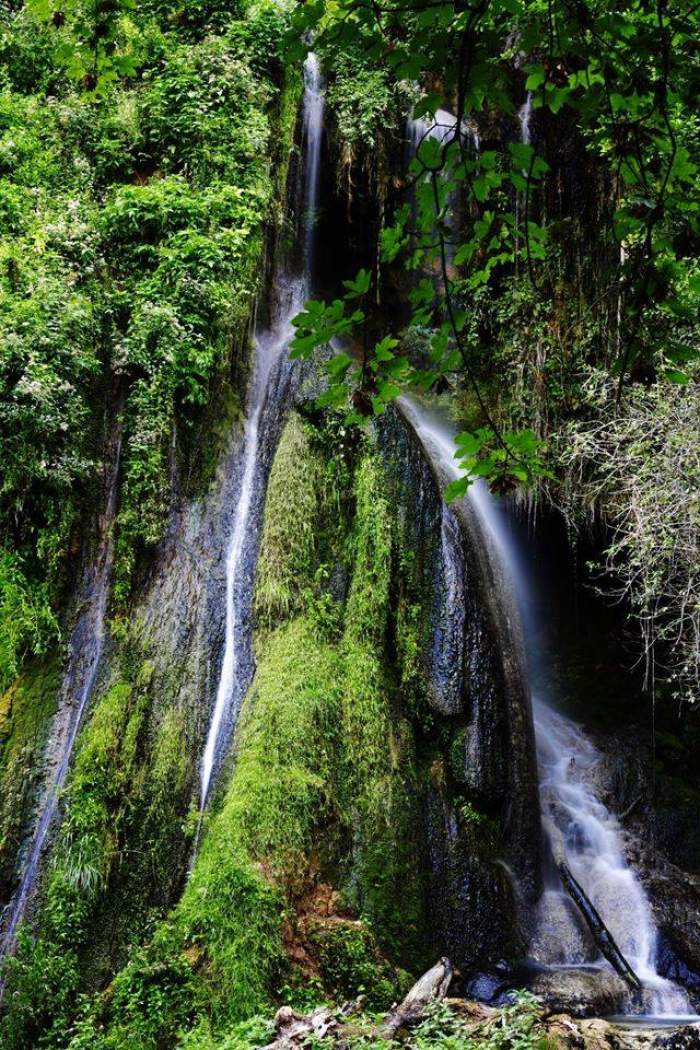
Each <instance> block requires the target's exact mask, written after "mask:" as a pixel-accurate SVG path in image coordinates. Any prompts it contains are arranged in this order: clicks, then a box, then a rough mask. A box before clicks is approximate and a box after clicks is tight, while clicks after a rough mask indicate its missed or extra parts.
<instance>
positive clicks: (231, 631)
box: [200, 53, 324, 810]
mask: <svg viewBox="0 0 700 1050" xmlns="http://www.w3.org/2000/svg"><path fill="white" fill-rule="evenodd" d="M323 111H324V96H323V85H322V80H321V73H320V68H319V63H318V59H317V58H316V56H315V55H314V54H313V53H312V54H309V55H308V57H307V59H306V62H305V63H304V99H303V109H302V151H303V157H304V163H305V168H304V220H303V248H304V272H303V274H302V275H301V276H300V277H299V276H293V275H291V274H281V275H278V276H277V279H276V291H277V293H278V298H279V300H280V306H279V309H278V315H277V319H276V321H275V322H274V323H273V324H272V326H271V327H270V328H269V329H267V330H265V331H262V332H258V333H256V337H255V364H254V368H253V376H252V379H251V383H250V388H249V391H248V403H247V418H246V422H245V426H244V430H243V436H242V441H241V452H240V460H239V463H240V466H239V472H240V483H239V490H238V501H237V504H236V508H235V513H234V516H233V521H232V524H231V528H230V537H229V547H228V553H227V556H226V627H225V640H224V653H223V659H222V663H221V670H220V674H219V683H218V687H217V691H216V700H215V703H214V707H213V711H212V716H211V721H210V723H209V730H208V734H207V740H206V745H205V748H204V754H203V756H202V765H201V775H200V808H201V810H204V808H205V806H206V803H207V799H208V797H209V791H210V789H211V785H212V781H213V779H214V777H215V776H216V773H217V771H218V768H219V764H220V762H221V760H222V758H223V756H224V755H225V754H226V752H227V749H228V745H229V744H230V742H231V739H232V736H233V732H234V729H235V725H236V721H237V718H238V712H239V710H240V706H241V703H242V702H243V698H244V696H245V694H246V692H247V690H248V686H249V685H250V682H251V680H252V677H253V657H252V623H251V614H252V599H253V585H254V575H255V562H256V556H257V546H258V539H259V535H258V534H259V528H260V520H261V516H262V513H263V509H264V494H265V488H266V484H267V475H268V471H269V465H270V463H269V460H270V457H269V456H263V455H261V452H262V451H263V447H266V446H267V445H268V444H269V443H270V442H271V440H272V439H273V434H272V431H273V430H274V429H275V428H276V427H277V426H278V425H279V420H280V416H281V413H282V410H283V406H284V403H285V398H286V396H287V394H288V384H289V381H290V377H289V372H290V367H291V366H290V363H289V360H288V357H287V353H286V350H287V347H288V345H289V342H290V340H291V338H292V335H293V334H294V329H293V327H292V324H291V321H292V318H293V317H294V316H295V314H297V313H298V312H299V311H300V310H301V308H302V306H303V303H304V300H305V298H306V296H307V294H308V290H309V285H310V280H311V272H312V267H313V247H314V225H315V215H316V210H317V206H318V190H319V178H320V163H321V143H322V135H323Z"/></svg>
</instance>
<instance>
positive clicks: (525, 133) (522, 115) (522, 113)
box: [518, 91, 532, 146]
mask: <svg viewBox="0 0 700 1050" xmlns="http://www.w3.org/2000/svg"><path fill="white" fill-rule="evenodd" d="M531 120H532V92H531V91H528V93H527V95H526V97H525V101H524V102H523V104H522V106H521V107H520V109H519V110H518V123H519V124H520V141H521V142H523V143H524V144H525V145H526V146H529V145H530V138H531V136H530V121H531Z"/></svg>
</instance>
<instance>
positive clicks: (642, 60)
mask: <svg viewBox="0 0 700 1050" xmlns="http://www.w3.org/2000/svg"><path fill="white" fill-rule="evenodd" d="M294 19H295V26H296V29H297V32H300V31H301V29H302V28H306V29H309V28H311V29H312V30H313V31H314V32H315V33H316V46H317V47H318V48H319V50H320V51H321V53H322V54H324V55H326V56H327V59H328V62H329V64H330V66H331V69H332V70H334V71H335V70H337V80H335V81H333V83H332V86H331V88H330V91H329V98H332V97H334V93H335V96H336V97H337V107H338V114H337V126H338V131H339V133H340V135H341V137H342V136H345V138H346V140H347V144H348V145H347V149H348V150H349V151H350V156H351V157H352V155H353V152H354V153H358V152H359V163H357V164H356V165H355V168H354V169H353V171H352V172H351V176H350V179H349V181H350V182H351V183H352V181H353V177H354V179H355V181H358V180H359V177H360V174H359V173H360V170H361V165H362V164H365V165H367V164H369V165H370V166H373V167H374V170H375V172H376V173H377V174H378V177H379V182H380V183H382V182H383V184H384V186H385V193H384V194H382V193H379V194H378V196H379V197H380V199H379V201H378V203H377V208H378V211H379V214H380V222H381V226H382V229H381V235H380V241H381V252H380V254H379V255H378V257H377V259H376V260H373V262H372V264H371V265H370V266H369V267H368V268H366V269H364V270H362V271H360V273H359V274H357V275H356V276H353V275H351V274H348V277H349V280H348V281H347V282H346V284H345V294H344V296H343V298H342V299H340V298H338V299H335V300H333V301H332V302H330V303H323V302H313V303H311V304H307V306H306V307H305V310H304V311H303V312H302V313H301V314H300V315H299V317H298V318H297V337H296V339H295V343H294V350H293V352H294V354H296V355H297V356H300V357H305V358H306V357H309V356H310V355H311V354H312V352H313V350H314V348H315V347H317V346H319V345H323V344H325V343H326V342H327V341H328V339H329V338H332V337H333V336H334V335H340V336H342V337H343V338H344V339H345V340H347V339H348V336H350V337H351V338H354V339H355V341H356V343H357V345H358V354H357V355H356V356H353V355H351V354H348V353H347V352H345V351H343V352H342V353H337V354H336V355H335V356H334V358H333V359H332V360H331V361H330V362H328V364H327V371H328V381H329V390H328V392H327V394H325V395H324V397H323V403H324V404H332V405H334V406H336V407H341V408H344V409H345V411H346V412H347V418H348V421H349V422H361V421H362V420H363V419H364V418H366V417H368V416H372V415H375V414H381V413H382V412H383V411H384V410H385V408H386V406H387V404H389V403H390V402H391V401H392V400H393V399H394V398H395V397H397V396H398V394H399V393H400V392H401V390H402V389H405V388H406V387H407V386H408V387H413V389H417V390H418V391H445V390H446V389H447V390H448V391H450V393H451V395H452V396H451V398H450V403H451V404H452V406H453V407H454V405H455V401H457V402H461V405H460V409H459V411H458V415H459V419H460V422H461V423H462V424H463V425H464V426H465V427H466V429H465V430H464V431H463V433H462V434H461V437H460V439H459V449H460V457H459V462H460V465H461V466H462V468H463V470H464V476H463V477H462V478H461V479H459V480H458V481H456V482H454V483H453V485H452V486H451V487H450V489H449V491H448V496H451V497H456V496H460V495H463V494H464V492H465V491H466V488H467V486H468V485H469V483H470V480H473V479H474V478H475V477H484V478H486V479H488V481H489V483H490V484H491V485H492V486H493V487H494V488H495V489H497V490H498V491H510V490H511V489H513V488H514V487H517V486H522V485H526V486H529V487H530V488H531V489H534V490H535V491H536V492H537V494H538V495H539V494H541V493H542V492H543V491H545V492H546V495H547V496H548V497H551V498H553V500H554V502H555V503H558V504H560V505H561V504H562V503H563V502H564V500H566V502H567V505H568V511H569V514H570V517H571V520H572V521H573V522H575V524H576V525H577V526H578V525H580V524H581V522H582V521H585V520H586V518H587V516H588V514H589V510H590V506H589V499H590V496H591V494H592V493H594V494H595V496H594V506H593V510H594V513H600V514H601V515H602V516H604V517H605V519H606V521H607V523H608V524H609V525H610V526H611V527H612V531H613V535H614V539H613V540H612V542H611V545H610V547H609V549H608V551H607V560H608V569H610V567H611V566H612V567H613V568H614V571H615V572H620V573H621V589H622V591H623V592H624V593H625V594H626V595H627V596H628V597H629V599H630V601H631V606H632V610H633V613H634V615H635V616H636V617H637V619H638V621H639V624H640V626H641V629H642V631H643V640H644V646H645V649H646V650H647V653H648V654H650V666H651V663H652V662H654V661H653V659H652V658H651V654H652V653H654V659H655V662H656V672H657V674H658V676H659V677H661V678H663V677H666V678H670V679H671V680H672V682H673V683H674V687H675V691H676V696H677V697H682V698H683V699H685V700H691V701H692V698H693V695H694V693H695V690H696V689H697V685H698V669H699V668H700V662H699V652H698V644H697V639H698V630H697V628H698V621H697V602H696V600H695V599H694V598H689V596H690V595H696V593H697V587H698V579H697V565H698V562H699V561H700V558H699V557H698V545H697V536H698V532H697V530H698V504H697V497H696V495H694V494H695V493H696V492H697V480H696V473H695V470H694V467H693V464H692V462H687V461H686V459H685V458H684V457H681V459H680V461H678V460H676V462H677V478H676V481H677V484H676V485H674V489H676V499H679V500H680V502H681V507H682V511H681V513H680V515H679V516H678V517H676V518H675V519H674V521H673V522H672V523H670V522H669V521H668V517H667V515H666V514H665V512H664V510H663V508H662V507H660V506H658V505H656V504H655V501H654V499H653V497H651V498H646V497H645V495H644V493H645V491H646V489H645V478H644V471H645V470H646V469H647V468H646V461H647V458H648V456H650V455H651V456H652V458H654V457H655V456H657V455H658V458H659V460H660V462H661V463H663V462H664V461H665V460H666V459H667V458H668V457H673V456H674V453H673V449H674V448H676V447H682V448H683V449H686V450H688V449H689V448H692V446H693V445H694V444H695V435H694V430H695V429H696V427H697V418H698V400H697V357H698V340H699V339H700V332H699V330H698V315H699V314H700V272H699V271H698V261H697V253H698V246H699V245H700V200H699V198H698V193H697V182H698V170H699V167H698V165H699V163H700V126H699V125H698V119H697V113H696V112H695V105H694V99H695V97H696V95H697V90H698V84H699V83H700V67H699V65H698V54H697V48H696V46H695V40H696V37H697V31H698V17H697V9H696V8H695V7H694V6H693V5H692V4H690V3H680V4H673V5H667V4H657V5H654V4H647V3H645V2H644V0H641V2H640V0H630V2H629V3H624V4H622V5H617V6H616V8H615V10H614V11H610V9H609V5H608V4H605V3H602V4H598V3H595V2H593V3H585V4H579V5H574V6H572V5H571V4H569V3H568V2H563V3H561V4H558V3H546V4H545V3H531V2H521V0H507V2H502V0H495V2H489V3H479V4H474V5H468V4H462V3H459V2H455V3H453V2H450V0H444V2H437V3H431V4H429V5H427V6H426V5H423V4H417V3H414V2H413V0H399V2H398V3H393V2H392V3H381V2H379V3H376V4H374V3H373V4H365V3H361V2H357V0H341V2H339V3H338V4H337V5H333V6H328V7H326V6H324V5H323V4H304V5H300V6H299V7H298V8H297V9H296V10H295V14H294ZM348 55H350V56H352V58H351V66H352V73H351V74H350V73H349V70H348V62H347V56H348ZM362 81H364V83H365V84H366V86H367V95H366V101H365V103H363V104H362V105H358V106H355V107H354V116H353V118H352V119H350V118H349V116H348V99H351V98H355V97H356V98H357V99H358V100H359V92H357V85H359V83H360V82H362ZM416 83H417V84H419V85H420V90H418V89H416V88H415V85H416ZM412 85H413V86H412ZM412 91H413V95H411V92H412ZM356 92H357V94H355V93H356ZM411 103H412V104H413V105H412V112H413V117H414V119H421V118H422V119H423V121H424V123H423V125H422V127H419V128H418V133H419V134H418V148H417V154H416V156H415V157H414V158H413V160H412V161H411V162H410V165H409V171H408V175H406V174H405V173H403V172H402V173H401V174H402V179H401V181H400V182H397V181H394V182H393V183H392V181H391V179H390V172H391V169H390V171H389V172H387V170H386V164H385V153H384V152H383V151H382V150H381V149H377V148H376V147H375V146H374V141H375V138H376V137H377V136H378V137H379V138H380V140H381V139H382V137H383V136H385V134H386V132H385V131H384V130H383V129H385V128H386V127H387V126H391V125H392V124H393V126H394V128H395V129H396V123H397V121H396V111H397V109H402V112H403V113H404V114H405V113H406V111H407V110H409V109H410V108H411ZM445 107H446V108H447V109H448V110H450V111H451V112H452V113H453V114H454V116H455V120H456V122H452V121H450V120H449V119H448V120H447V121H446V120H445V117H444V110H445ZM438 111H440V112H442V113H443V116H442V117H437V118H436V116H435V115H436V114H437V113H438ZM363 113H364V114H366V119H367V123H368V129H366V130H365V132H364V136H365V138H366V140H367V150H366V151H365V152H363V151H362V149H361V148H358V144H359V142H360V140H361V138H362V137H363V136H362V133H361V131H360V128H361V127H362V119H363V118H362V116H361V114H363ZM358 114H360V115H358ZM436 119H437V120H438V123H439V122H440V121H442V126H441V129H440V132H439V134H437V135H433V134H430V133H429V128H430V124H431V122H432V121H434V120H436ZM525 125H527V126H525ZM369 128H371V131H370V130H369ZM459 129H462V131H460V130H459ZM394 134H396V131H395V132H394ZM477 140H478V147H477V146H475V143H476V142H477ZM400 148H401V147H400V146H399V144H398V142H397V140H396V138H395V139H394V147H393V149H394V155H395V154H396V152H398V151H399V150H400ZM396 167H397V166H396V165H395V166H394V169H393V172H395V171H396ZM368 258H369V257H368ZM397 269H400V270H402V271H403V277H402V278H397ZM397 279H398V280H402V281H403V284H402V288H403V289H404V291H405V298H408V300H409V301H410V304H411V310H412V316H411V318H410V321H409V324H408V327H406V323H405V315H404V313H403V312H401V313H400V318H401V320H400V323H399V325H396V326H394V327H393V329H392V326H391V323H390V320H389V322H388V318H387V312H386V309H385V307H384V304H383V303H382V300H383V299H384V298H385V297H386V298H388V299H389V301H391V289H392V286H395V285H396V282H397ZM387 293H388V295H387ZM378 300H379V301H380V307H379V309H377V301H378ZM636 386H641V387H642V388H643V389H648V388H650V387H651V388H653V389H654V392H653V394H650V395H649V396H648V397H647V398H646V400H645V398H644V394H643V393H640V392H639V391H636V392H635V391H634V388H635V387H636ZM642 401H643V402H644V408H643V409H640V404H641V402H642ZM640 411H641V412H642V415H645V416H647V418H649V417H653V416H655V415H656V413H657V412H658V415H659V425H658V428H656V429H655V435H656V440H655V441H654V443H653V445H652V444H650V445H648V447H647V449H646V451H645V452H644V453H643V454H641V455H638V456H634V455H632V456H630V455H629V454H628V446H629V444H630V443H631V442H633V440H634V439H633V438H632V436H631V435H632V434H633V433H634V429H635V417H636V416H637V414H638V413H639V412H640ZM620 417H624V421H622V422H616V423H615V424H614V425H613V430H612V433H614V435H615V440H614V441H613V442H611V440H607V441H606V443H605V447H603V446H602V445H601V444H600V443H597V442H596V434H599V433H601V432H604V431H606V430H607V429H608V425H609V423H610V421H611V420H620ZM662 419H664V420H667V421H668V420H670V419H674V421H675V423H674V425H673V428H672V429H668V428H664V426H663V424H662V423H661V420H662ZM572 425H573V429H574V430H575V431H576V433H577V434H578V435H579V436H580V440H579V439H578V438H577V439H576V447H577V449H578V455H576V456H572V455H571V450H570V447H569V445H570V436H571V433H572ZM609 436H610V435H608V437H609ZM584 449H585V450H588V452H589V453H590V454H588V455H587V454H586V453H585V452H584ZM691 458H692V454H691ZM608 464H610V469H608ZM623 464H624V466H623ZM629 469H631V470H632V471H633V473H634V478H633V480H632V482H631V484H630V486H629V488H627V489H624V485H623V486H621V485H620V484H619V478H620V475H621V474H622V473H623V472H625V473H628V472H629ZM652 470H653V468H652ZM562 487H565V488H566V496H564V495H563V493H562ZM631 489H633V490H634V491H635V493H638V494H639V498H638V499H637V498H635V502H634V506H633V510H632V512H631V514H628V513H626V509H627V506H628V502H627V501H628V498H629V495H630V490H631ZM623 490H624V495H623ZM685 493H687V494H688V495H687V496H686V495H684V494H685ZM642 534H644V536H646V537H647V538H648V537H651V536H654V537H656V538H657V540H658V542H656V543H653V542H648V539H647V541H645V540H642V539H641V535H642ZM642 545H643V546H644V553H643V554H642V550H641V547H642ZM632 552H634V553H632ZM691 610H692V611H691ZM657 650H658V651H657Z"/></svg>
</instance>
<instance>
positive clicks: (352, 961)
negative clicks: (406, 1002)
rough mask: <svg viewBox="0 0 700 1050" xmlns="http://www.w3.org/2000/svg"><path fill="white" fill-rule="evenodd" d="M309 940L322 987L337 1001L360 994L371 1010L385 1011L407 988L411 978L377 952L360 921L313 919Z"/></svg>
mask: <svg viewBox="0 0 700 1050" xmlns="http://www.w3.org/2000/svg"><path fill="white" fill-rule="evenodd" d="M309 939H310V941H311V943H312V945H313V946H314V947H315V949H316V951H317V952H318V959H319V967H320V972H321V977H322V980H323V983H324V986H325V988H326V989H327V990H328V991H329V992H330V993H331V994H332V995H333V997H334V998H335V999H336V1000H347V999H355V998H357V996H358V995H363V996H364V997H365V1001H366V1003H367V1006H368V1007H369V1008H370V1009H373V1010H386V1009H388V1008H389V1007H390V1006H391V1004H392V1002H395V1001H396V1000H397V999H398V998H400V996H401V993H402V992H405V991H407V990H408V989H407V987H406V985H407V981H408V982H410V977H408V978H407V975H405V974H403V975H402V974H400V973H398V972H397V971H396V970H394V969H393V967H391V966H390V965H389V964H388V963H387V961H386V959H384V958H382V956H381V955H380V952H379V948H378V945H377V941H376V939H375V937H374V936H373V934H372V932H371V930H370V929H369V928H368V927H367V926H366V925H365V924H364V923H362V922H352V921H350V920H343V919H339V920H335V921H332V922H329V921H325V922H324V921H319V922H316V923H315V924H314V925H313V926H312V927H311V931H310V938H309Z"/></svg>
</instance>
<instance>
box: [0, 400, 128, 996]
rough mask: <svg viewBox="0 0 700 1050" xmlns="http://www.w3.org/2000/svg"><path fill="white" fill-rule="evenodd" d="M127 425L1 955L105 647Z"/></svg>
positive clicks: (18, 915) (116, 440) (10, 945)
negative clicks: (50, 765) (49, 763)
mask: <svg viewBox="0 0 700 1050" xmlns="http://www.w3.org/2000/svg"><path fill="white" fill-rule="evenodd" d="M121 447H122V428H121V418H118V419H117V421H116V423H115V426H114V430H113V433H112V436H111V440H110V444H109V448H108V456H107V458H108V469H107V475H106V485H105V489H106V494H105V509H104V512H103V515H102V517H101V519H100V522H99V528H98V550H97V557H96V558H95V560H94V562H92V564H91V565H90V567H89V569H88V570H86V574H85V578H84V580H83V585H82V601H81V607H82V608H83V611H82V613H81V614H80V616H79V617H78V620H77V622H76V624H75V627H74V629H73V632H72V634H71V638H70V643H69V652H68V663H67V666H66V672H65V675H64V678H63V682H62V683H61V690H60V694H59V700H58V714H57V715H56V718H55V721H54V725H53V728H52V731H51V737H50V739H49V741H48V744H47V749H48V752H49V754H52V755H54V756H56V758H55V760H54V762H53V769H50V771H49V775H48V781H47V786H46V788H45V791H44V796H43V799H42V802H41V804H40V809H39V820H38V823H37V826H36V829H35V831H34V837H33V839H32V842H31V846H30V848H29V855H28V857H27V861H26V865H25V868H24V872H23V874H22V878H21V881H20V884H19V886H18V888H17V891H16V893H15V895H14V897H13V898H12V900H11V901H10V903H9V905H8V907H7V911H6V916H5V921H4V928H3V935H2V942H1V943H0V956H5V955H9V954H11V953H12V952H13V950H14V948H15V943H16V938H17V931H18V928H19V925H20V923H21V922H22V920H23V918H24V915H25V912H26V909H27V905H28V904H29V901H30V900H31V898H32V895H33V893H34V889H35V886H36V881H37V876H38V873H39V867H40V862H41V856H42V853H43V850H44V846H45V844H46V839H47V836H48V833H49V830H50V829H51V826H52V824H53V822H54V818H55V816H56V813H57V810H58V803H59V799H60V794H61V790H62V788H63V786H64V784H65V781H66V777H67V775H68V770H69V768H70V762H71V758H72V755H73V748H74V746H75V741H76V739H77V736H78V732H79V730H80V727H81V725H82V723H83V717H84V715H85V712H86V710H87V706H88V703H89V700H90V697H91V695H92V690H93V687H94V685H95V681H96V679H97V672H98V670H99V666H100V660H101V657H102V653H103V650H104V642H105V615H106V612H107V600H108V595H109V582H110V576H111V571H112V564H113V554H114V543H113V540H114V519H115V517H116V511H117V501H118V492H119V467H120V460H121ZM0 991H1V989H0Z"/></svg>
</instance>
